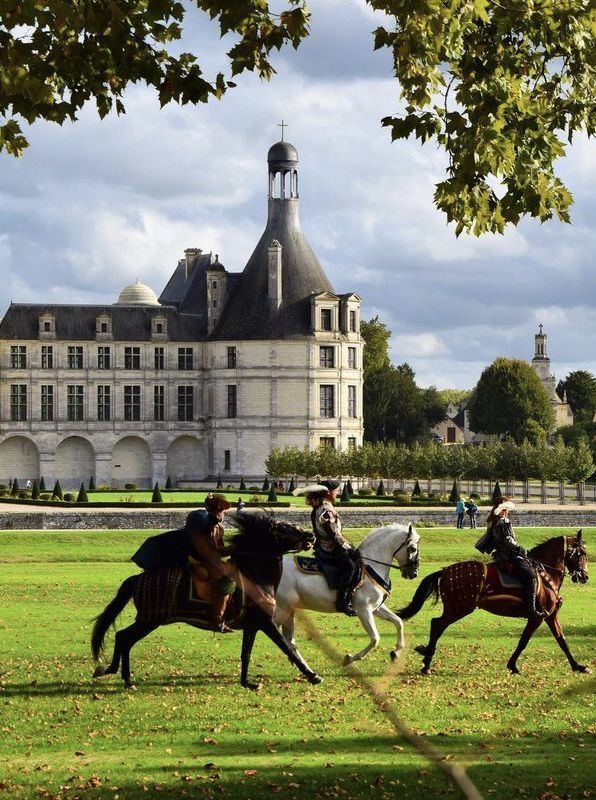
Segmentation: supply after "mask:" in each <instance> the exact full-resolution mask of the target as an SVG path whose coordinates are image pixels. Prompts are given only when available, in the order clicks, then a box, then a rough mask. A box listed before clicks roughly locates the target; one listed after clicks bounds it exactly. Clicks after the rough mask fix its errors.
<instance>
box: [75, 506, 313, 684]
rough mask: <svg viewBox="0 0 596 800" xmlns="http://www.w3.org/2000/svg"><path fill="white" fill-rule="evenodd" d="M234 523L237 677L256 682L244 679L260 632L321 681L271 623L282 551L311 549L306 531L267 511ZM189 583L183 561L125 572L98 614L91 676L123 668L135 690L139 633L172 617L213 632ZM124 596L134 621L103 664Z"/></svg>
mask: <svg viewBox="0 0 596 800" xmlns="http://www.w3.org/2000/svg"><path fill="white" fill-rule="evenodd" d="M235 524H236V525H237V526H238V527H239V528H240V533H237V534H236V535H235V536H233V537H232V539H231V542H230V544H229V546H228V547H227V548H226V549H227V551H228V552H229V554H230V560H231V561H232V563H233V564H235V565H236V567H237V569H238V572H239V580H238V589H237V591H236V592H235V593H234V597H233V601H232V603H230V605H229V607H228V612H229V614H230V616H229V617H228V618H227V619H226V621H227V622H228V624H229V625H230V626H231V627H232V628H236V629H239V630H242V651H241V671H240V683H241V684H242V686H245V687H246V688H248V689H257V688H258V684H255V683H251V682H250V681H249V680H248V666H249V662H250V656H251V652H252V648H253V644H254V640H255V636H256V634H257V632H258V631H262V632H263V633H264V634H265V635H266V636H268V637H269V638H270V639H271V641H272V642H273V643H274V644H276V645H277V646H278V647H279V649H280V650H281V651H282V652H283V653H284V654H285V655H286V656H287V657H288V659H289V660H290V661H291V662H292V664H294V666H295V667H296V668H297V669H299V670H300V672H301V673H302V674H303V675H304V676H305V678H307V680H308V681H309V682H310V683H313V684H317V683H320V682H321V678H320V677H319V676H318V675H317V674H316V673H315V672H313V671H312V670H311V669H310V667H309V666H308V665H307V664H306V663H305V662H304V660H303V659H302V658H301V656H300V654H299V653H295V652H294V651H293V650H291V648H290V647H289V646H288V644H287V643H286V641H285V640H284V638H283V637H282V635H281V633H280V632H279V631H278V630H277V628H276V626H275V625H274V623H273V616H274V614H275V600H274V597H275V592H276V590H277V587H278V585H279V581H280V578H281V570H282V556H283V555H284V554H285V553H288V552H291V551H293V552H298V551H301V550H304V549H306V548H307V547H309V546H310V545H311V544H312V533H311V532H310V531H304V530H302V529H301V528H299V527H297V526H296V525H292V524H290V523H286V522H278V521H276V520H274V519H273V518H272V517H269V516H267V515H265V514H238V515H237V517H236V523H235ZM190 581H191V574H190V571H189V570H188V569H186V568H182V567H164V568H163V569H151V570H146V571H145V572H142V573H140V574H138V575H131V576H130V577H129V578H126V580H125V581H124V583H123V584H122V585H121V586H120V588H119V589H118V592H117V594H116V596H115V597H114V599H113V600H112V601H111V602H110V603H108V605H107V606H106V608H105V609H104V610H103V611H102V612H101V614H100V615H99V616H98V617H96V620H95V625H94V627H93V634H92V637H91V650H92V653H93V657H94V658H95V661H96V662H97V667H96V669H95V672H94V674H93V677H94V678H99V677H101V676H102V675H113V674H115V673H117V672H118V670H119V669H121V673H122V679H123V680H124V683H125V685H126V686H127V687H129V688H134V683H133V681H132V678H131V674H130V651H131V649H132V647H133V646H134V645H135V644H136V643H137V642H139V641H140V640H141V639H143V638H144V637H145V636H147V635H148V634H150V633H151V632H152V631H154V630H155V629H156V628H158V627H159V626H160V625H169V624H171V623H173V622H186V623H187V624H189V625H193V626H194V627H197V628H202V629H206V630H213V621H212V619H213V614H212V611H211V604H210V601H209V598H208V597H205V598H204V599H200V598H196V599H195V598H193V597H192V592H191V584H190ZM199 583H200V582H199ZM129 600H133V601H134V604H135V606H136V608H137V618H136V620H135V621H134V622H133V623H132V625H129V626H128V627H127V628H124V629H123V630H119V631H118V632H117V633H116V636H115V643H114V654H113V656H112V660H111V662H110V664H109V665H107V666H106V665H104V664H102V663H101V662H100V660H99V659H100V656H101V653H102V651H103V645H104V639H105V636H106V633H107V631H108V629H109V628H110V626H111V625H113V624H114V623H115V621H116V619H117V617H118V616H119V615H120V613H121V612H122V611H123V609H124V607H125V606H126V604H127V603H128V601H129Z"/></svg>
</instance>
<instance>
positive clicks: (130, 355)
mask: <svg viewBox="0 0 596 800" xmlns="http://www.w3.org/2000/svg"><path fill="white" fill-rule="evenodd" d="M124 369H141V348H140V347H125V348H124Z"/></svg>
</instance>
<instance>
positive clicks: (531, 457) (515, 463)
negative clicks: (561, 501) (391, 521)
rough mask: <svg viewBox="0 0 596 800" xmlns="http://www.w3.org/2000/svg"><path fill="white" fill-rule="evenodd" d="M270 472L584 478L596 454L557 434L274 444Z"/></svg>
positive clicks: (268, 463)
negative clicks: (339, 446) (548, 437)
mask: <svg viewBox="0 0 596 800" xmlns="http://www.w3.org/2000/svg"><path fill="white" fill-rule="evenodd" d="M266 467H267V473H268V475H269V476H270V477H272V478H282V477H287V476H292V475H302V476H304V477H314V476H316V475H319V476H331V475H335V476H337V475H344V476H350V477H354V478H389V479H393V480H404V479H407V478H466V479H470V480H528V479H538V480H549V481H563V482H565V483H581V482H582V481H585V480H587V479H589V478H590V477H591V476H593V475H594V460H593V458H592V451H591V448H590V445H589V443H588V441H587V440H585V439H581V440H579V441H578V442H577V443H576V444H574V445H573V446H566V445H565V444H564V442H563V441H562V440H561V439H557V441H556V442H555V444H554V445H553V446H552V447H549V446H548V445H546V444H536V445H534V444H530V443H529V442H524V443H523V444H519V445H518V444H515V442H512V441H505V442H501V441H499V442H494V443H490V444H485V445H449V446H445V445H440V444H435V443H432V442H429V443H428V444H424V445H420V444H414V445H413V446H411V447H407V446H406V445H400V444H395V443H394V442H387V443H383V442H375V443H372V442H365V443H364V444H363V445H362V447H356V448H350V449H349V450H344V451H341V450H336V449H334V448H330V447H321V448H319V449H318V450H308V449H306V448H305V449H301V448H298V447H285V448H283V449H279V448H277V449H275V450H272V452H271V453H270V455H269V457H268V459H267V461H266Z"/></svg>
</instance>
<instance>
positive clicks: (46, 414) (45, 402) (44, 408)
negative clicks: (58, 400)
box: [41, 384, 54, 422]
mask: <svg viewBox="0 0 596 800" xmlns="http://www.w3.org/2000/svg"><path fill="white" fill-rule="evenodd" d="M53 419H54V387H53V386H52V385H44V384H42V387H41V421H42V422H52V420H53Z"/></svg>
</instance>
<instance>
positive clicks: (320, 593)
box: [275, 523, 420, 666]
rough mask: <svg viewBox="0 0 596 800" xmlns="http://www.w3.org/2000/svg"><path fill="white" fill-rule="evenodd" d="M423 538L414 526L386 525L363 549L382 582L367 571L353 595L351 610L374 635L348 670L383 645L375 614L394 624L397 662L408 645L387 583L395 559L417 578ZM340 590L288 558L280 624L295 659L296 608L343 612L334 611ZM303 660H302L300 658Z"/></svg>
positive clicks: (364, 557) (352, 657)
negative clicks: (387, 603)
mask: <svg viewBox="0 0 596 800" xmlns="http://www.w3.org/2000/svg"><path fill="white" fill-rule="evenodd" d="M419 541H420V537H419V536H418V534H417V533H416V530H415V529H414V528H413V527H412V526H411V525H410V526H405V525H398V524H397V523H394V524H393V525H386V526H384V527H382V528H377V529H376V530H374V531H371V532H370V533H369V534H368V536H367V537H366V539H365V540H364V541H363V542H362V544H361V545H360V547H359V548H358V552H359V554H360V556H361V558H362V561H363V562H364V565H365V566H367V565H368V566H370V567H372V569H373V570H374V571H375V572H376V573H377V575H378V576H379V577H380V578H381V580H380V581H376V580H375V579H374V578H372V577H371V576H370V575H369V573H368V572H366V571H364V580H363V582H362V584H361V585H360V586H359V587H358V588H357V589H356V591H355V592H354V596H353V598H352V608H353V609H354V611H355V612H356V615H357V616H358V618H359V619H360V622H361V624H362V626H363V628H364V629H365V631H366V632H367V633H368V635H369V637H370V642H369V644H368V645H367V646H366V647H365V648H364V649H363V650H361V651H360V652H359V653H356V654H355V655H351V654H350V653H347V654H346V656H345V658H344V662H343V664H344V666H347V665H348V664H351V663H352V662H353V661H360V660H361V659H363V658H364V657H365V656H366V654H367V653H369V652H370V651H371V650H374V648H375V647H377V645H378V644H379V641H380V636H379V632H378V630H377V626H376V624H375V620H374V618H373V615H376V616H377V617H379V618H380V619H386V620H388V621H389V622H392V623H393V624H394V625H395V628H396V631H397V642H396V645H395V648H394V649H393V650H391V652H390V656H391V659H392V660H393V661H395V659H396V658H397V657H398V656H399V654H400V652H401V650H403V647H404V629H403V623H402V621H401V619H400V618H399V617H398V616H397V614H394V613H393V612H392V611H390V610H389V609H388V608H387V607H386V606H385V600H386V599H387V598H388V596H389V591H387V590H386V588H384V586H383V583H385V584H387V581H388V578H389V570H390V568H391V566H392V562H393V560H394V559H395V560H396V561H397V566H398V567H399V569H400V571H401V574H402V576H403V577H404V578H415V577H416V576H417V575H418V563H419V555H418V543H419ZM336 594H337V593H336V591H335V590H334V589H330V588H329V587H328V585H327V581H326V580H325V577H324V576H323V574H322V573H305V572H303V571H302V570H300V568H299V567H298V566H297V565H296V561H295V559H294V556H284V559H283V573H282V576H281V582H280V584H279V587H278V589H277V592H276V601H277V611H276V614H275V623H276V625H280V626H281V632H282V635H283V637H284V639H285V640H286V642H287V643H288V645H289V646H290V647H291V648H292V650H293V651H294V652H295V654H296V655H299V653H298V648H297V647H296V642H295V641H294V613H295V610H296V609H297V608H307V609H310V610H311V611H322V612H326V613H329V614H337V613H339V612H338V611H337V609H336V608H335V600H336ZM300 658H302V656H300Z"/></svg>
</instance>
